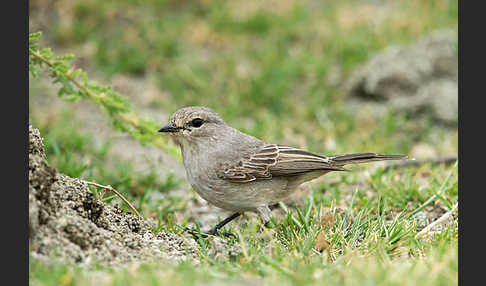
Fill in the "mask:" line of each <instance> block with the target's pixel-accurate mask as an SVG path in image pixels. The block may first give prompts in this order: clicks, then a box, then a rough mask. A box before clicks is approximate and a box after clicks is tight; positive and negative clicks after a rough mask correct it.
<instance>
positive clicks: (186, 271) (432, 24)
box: [29, 0, 458, 285]
mask: <svg viewBox="0 0 486 286" xmlns="http://www.w3.org/2000/svg"><path fill="white" fill-rule="evenodd" d="M271 2H272V1H220V0H218V1H204V0H201V1H171V0H162V1H160V0H148V1H143V5H142V4H141V2H140V1H136V0H123V1H94V0H84V1H61V2H60V3H58V2H56V3H55V4H53V6H52V9H51V10H50V12H49V14H43V13H42V10H41V9H40V8H39V7H42V5H41V4H42V3H41V1H31V2H30V5H31V15H32V16H31V18H32V19H37V20H38V21H35V20H32V22H31V31H32V32H34V31H37V30H39V29H40V30H42V32H43V35H44V36H43V38H41V40H42V41H47V43H48V44H47V45H46V46H51V47H52V48H53V50H56V49H60V50H67V51H68V52H71V53H74V54H75V55H76V57H77V58H80V63H79V64H80V65H83V68H84V66H86V67H87V70H88V74H89V75H91V73H90V72H89V71H90V70H95V71H96V74H97V75H98V76H99V80H100V81H103V82H107V83H109V82H110V81H111V80H112V79H113V78H114V76H117V75H119V74H124V75H129V76H131V77H143V78H146V79H149V80H150V81H153V82H155V83H156V85H157V88H158V89H157V92H156V93H154V95H153V96H150V97H148V98H144V99H143V104H140V105H144V106H146V107H147V106H148V107H149V108H151V109H157V110H161V111H163V112H165V113H167V114H170V113H172V112H173V111H175V110H176V109H177V108H179V107H181V106H184V105H206V106H209V107H211V108H213V109H215V110H216V111H217V112H219V113H220V114H221V115H222V116H223V118H224V119H225V120H226V121H227V122H228V123H229V124H230V125H232V126H234V127H236V128H238V129H240V130H242V131H244V132H247V133H250V134H252V135H254V136H257V137H260V138H262V139H264V140H267V141H270V142H279V143H282V144H288V145H291V146H295V147H300V148H305V149H308V150H310V151H312V152H315V153H321V154H328V155H331V154H339V153H354V152H369V151H371V152H380V153H400V154H409V155H410V154H411V153H413V152H414V150H415V148H416V146H417V145H418V144H422V145H423V144H425V145H426V146H429V147H430V148H432V149H433V152H434V153H435V154H436V155H438V156H441V155H449V154H457V137H458V134H457V128H456V127H457V126H453V128H443V127H442V126H440V125H438V124H437V123H436V122H435V121H434V120H432V119H431V118H430V117H429V116H428V115H427V114H424V115H422V116H414V117H412V116H410V115H406V114H396V113H385V114H383V115H377V114H374V113H373V112H370V110H365V109H362V110H358V111H352V110H350V109H349V108H348V107H347V104H346V100H345V98H344V96H343V94H342V87H343V85H344V84H345V83H346V79H347V77H348V76H349V75H350V74H351V73H352V72H353V71H354V70H355V69H356V68H357V67H358V66H359V65H361V64H362V63H364V62H366V61H367V60H368V59H369V58H370V57H371V56H372V55H374V54H375V53H378V52H380V51H381V50H383V49H385V48H386V47H388V46H390V45H395V44H407V43H412V42H414V41H416V40H418V39H419V38H421V37H423V36H425V35H427V34H429V33H431V32H434V31H436V30H440V29H452V30H453V31H457V1H445V0H434V1H418V0H413V1H392V2H383V3H382V4H373V3H372V2H368V1H352V0H345V1H327V2H315V1H292V0H284V1H279V4H278V5H275V4H271ZM39 19H40V20H39ZM36 23H41V24H36ZM42 23H44V24H42ZM92 79H93V78H92ZM42 92H43V90H42V89H41V88H38V87H36V85H35V83H34V84H31V93H30V99H31V104H30V122H31V123H32V124H33V125H34V126H35V127H37V128H39V129H40V132H41V135H42V137H44V138H45V139H44V143H45V145H46V153H47V158H48V160H49V163H50V164H51V165H52V166H54V167H56V168H57V169H58V170H59V171H60V172H62V173H65V174H67V175H69V176H72V177H80V178H84V179H86V180H90V181H94V182H97V183H100V184H103V185H111V186H113V187H114V188H115V189H117V190H118V191H120V192H121V193H122V194H123V195H124V196H126V197H127V198H128V199H129V200H130V201H131V202H132V203H133V204H134V205H135V206H136V207H137V209H138V210H139V211H140V213H141V214H142V215H143V216H145V217H151V218H153V219H155V220H156V221H157V223H158V224H157V226H156V227H154V231H168V232H176V233H177V232H178V231H180V229H181V227H184V226H185V225H186V224H187V215H186V213H187V211H188V210H187V208H188V204H187V200H188V197H187V193H190V194H191V196H196V195H195V194H194V193H191V192H192V191H189V190H183V191H186V195H181V192H176V190H180V189H181V188H183V187H182V186H183V183H184V182H183V181H181V180H180V179H178V178H180V177H183V175H180V176H175V175H167V176H165V177H163V178H160V177H159V176H157V175H156V174H157V173H156V172H155V171H156V170H154V169H153V168H152V169H151V170H149V171H148V172H143V173H142V172H137V171H135V169H134V166H133V162H130V161H122V160H117V159H116V158H115V159H114V158H112V157H110V156H109V152H110V150H111V148H112V140H116V139H111V138H106V137H102V139H103V140H101V143H100V142H99V140H94V136H98V135H97V134H94V133H89V132H87V131H81V128H80V125H81V122H76V121H75V120H74V118H75V117H74V115H73V114H74V113H75V112H76V110H73V109H65V110H49V109H45V110H42V111H39V110H37V106H36V105H34V103H33V102H35V101H36V100H37V99H39V97H43V96H47V95H43V94H42ZM130 100H133V101H137V100H140V99H139V98H138V97H135V98H131V99H130ZM52 114H55V116H52V117H50V116H51V115H52ZM374 167H376V166H375V165H374V164H367V165H365V166H356V167H353V168H352V169H353V172H349V173H339V174H337V173H334V174H329V175H326V176H324V177H323V178H321V179H318V180H316V181H314V182H312V183H310V184H309V185H308V190H307V191H305V192H302V194H301V195H300V199H299V200H298V201H297V207H295V206H286V205H285V204H281V206H280V208H279V209H278V210H275V211H274V212H275V213H277V214H279V215H278V219H276V220H275V221H274V226H273V227H272V228H271V229H267V230H266V231H265V232H264V233H263V234H257V233H256V229H257V228H258V224H259V222H258V220H256V219H253V218H252V217H251V216H247V215H246V216H244V218H242V219H238V220H236V221H235V222H233V223H231V224H229V225H228V226H227V227H226V228H225V230H226V231H230V232H233V233H236V234H238V236H239V240H238V242H239V243H240V245H241V248H242V252H241V253H240V254H239V255H237V256H236V257H232V258H230V259H222V260H221V259H215V258H211V257H210V256H209V255H208V254H207V253H206V252H205V251H206V250H207V249H206V246H207V245H208V243H210V239H209V241H208V239H203V238H201V239H200V240H199V244H200V246H201V249H202V252H203V254H206V257H207V258H206V259H204V258H202V259H201V261H200V265H193V264H191V263H188V262H181V263H175V264H172V263H167V262H161V261H159V262H145V263H141V264H133V265H125V266H121V267H108V266H102V265H95V266H93V267H92V269H86V268H82V267H80V266H77V265H69V264H66V263H65V262H60V261H56V260H54V259H53V260H49V261H43V260H37V259H31V260H30V262H29V270H30V271H29V272H30V284H31V285H93V284H97V285H160V284H171V285H193V284H196V283H197V284H209V285H212V284H215V283H220V284H227V283H228V281H234V282H238V281H246V282H247V283H248V284H250V285H253V284H259V283H261V284H264V285H307V284H324V283H326V284H331V285H332V284H338V285H424V284H426V285H455V284H457V274H458V254H457V244H458V229H457V219H456V220H455V221H454V222H453V223H447V224H446V225H445V226H444V228H443V229H442V231H441V232H440V233H435V234H434V235H433V236H432V237H430V238H427V239H426V238H419V239H416V238H415V235H416V233H417V232H418V231H420V229H421V228H423V224H424V223H430V222H431V221H425V222H424V221H420V219H419V217H420V216H419V214H426V215H429V216H430V215H431V214H432V213H434V212H439V213H443V212H445V211H447V210H450V209H451V208H452V206H453V205H454V204H455V203H456V202H457V200H458V185H457V181H458V172H457V167H453V166H444V165H430V164H424V165H421V166H418V167H410V168H404V169H391V170H388V171H385V170H384V169H383V168H381V167H377V168H374ZM105 197H108V199H107V200H106V202H107V203H111V204H115V203H116V204H121V203H122V202H121V201H120V200H119V199H118V198H115V197H111V198H110V197H109V195H106V196H105ZM123 207H124V209H125V210H128V208H127V207H126V206H123Z"/></svg>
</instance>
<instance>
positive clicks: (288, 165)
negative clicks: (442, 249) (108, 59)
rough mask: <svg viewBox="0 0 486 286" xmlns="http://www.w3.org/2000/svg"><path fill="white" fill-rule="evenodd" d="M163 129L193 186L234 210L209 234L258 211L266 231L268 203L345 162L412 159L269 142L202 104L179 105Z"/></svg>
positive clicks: (277, 200) (206, 196) (212, 202)
mask: <svg viewBox="0 0 486 286" xmlns="http://www.w3.org/2000/svg"><path fill="white" fill-rule="evenodd" d="M158 131H159V132H166V133H169V134H170V135H171V137H172V138H173V140H174V141H175V143H176V144H177V145H179V146H180V148H181V151H182V159H183V164H184V167H185V169H186V173H187V178H188V180H189V182H190V184H191V186H192V188H193V189H194V190H195V191H196V192H197V193H198V194H199V195H200V196H201V197H202V198H203V199H205V200H206V201H208V202H209V203H211V204H213V205H215V206H217V207H219V208H222V209H224V210H227V211H231V212H234V214H233V215H231V216H230V217H228V218H226V219H225V220H223V221H221V222H220V223H218V224H217V225H216V226H215V227H213V228H211V230H209V231H208V232H206V233H207V234H210V235H214V234H217V232H218V229H220V228H221V227H223V226H224V225H226V224H227V223H228V222H230V221H231V220H233V219H235V218H236V217H238V216H240V215H241V214H242V213H243V212H256V213H257V214H258V215H259V217H260V219H261V221H262V224H261V225H260V229H259V230H261V229H262V227H263V226H265V225H266V224H267V223H268V222H269V221H270V219H271V218H272V212H271V211H270V208H269V206H271V205H274V204H276V203H278V202H279V201H282V200H284V199H285V198H286V197H288V196H289V195H290V194H291V193H292V192H294V191H295V190H296V189H297V188H298V187H299V185H301V184H302V183H304V182H307V181H310V180H312V179H315V178H317V177H320V176H322V175H324V174H326V173H329V172H331V171H347V170H346V169H344V168H343V166H344V165H347V164H357V163H366V162H371V161H383V160H402V159H407V157H406V156H402V155H381V154H375V153H358V154H346V155H337V156H322V155H316V154H313V153H310V152H308V151H304V150H301V149H297V148H293V147H289V146H283V145H278V144H271V143H266V142H264V141H262V140H260V139H258V138H255V137H253V136H251V135H248V134H245V133H242V132H240V131H238V130H237V129H235V128H233V127H231V126H229V125H227V124H226V123H225V122H224V121H223V119H221V117H220V116H219V115H218V114H217V113H216V112H214V111H213V110H211V109H209V108H207V107H199V106H190V107H184V108H181V109H179V110H178V111H176V112H175V113H174V114H173V115H172V116H171V117H170V119H169V123H168V124H167V125H166V126H164V127H162V128H161V129H159V130H158Z"/></svg>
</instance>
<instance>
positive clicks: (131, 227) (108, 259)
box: [29, 126, 238, 264]
mask: <svg viewBox="0 0 486 286" xmlns="http://www.w3.org/2000/svg"><path fill="white" fill-rule="evenodd" d="M29 242H30V253H31V256H32V257H48V256H49V255H51V254H55V255H57V256H59V257H61V258H63V259H66V260H69V261H71V262H75V263H81V264H85V263H89V262H91V261H97V262H101V263H108V264H119V263H126V262H130V261H134V260H148V259H152V258H158V259H160V258H162V259H169V260H180V259H189V260H193V261H194V262H198V261H199V256H198V249H197V248H198V247H199V246H198V244H197V243H196V242H195V241H194V240H193V239H192V238H191V237H190V236H178V235H175V234H171V233H153V232H152V231H151V229H150V224H149V222H148V221H146V220H144V219H143V218H139V217H137V216H136V215H134V214H130V213H124V212H123V211H122V210H121V209H119V208H117V207H114V206H110V205H107V204H105V203H103V202H101V201H99V200H96V199H95V197H94V196H93V194H92V193H91V191H90V190H89V189H88V186H87V184H86V183H85V182H83V181H82V180H79V179H73V178H70V177H68V176H66V175H63V174H60V173H57V172H56V170H55V169H54V168H52V167H50V166H49V165H48V164H47V161H46V158H45V153H44V146H43V144H42V139H41V137H40V133H39V131H38V130H37V129H35V128H32V126H29ZM211 242H212V245H211V248H210V249H209V255H210V256H214V257H216V258H218V257H220V258H221V257H227V256H233V255H236V254H237V252H238V250H237V247H235V246H233V247H229V246H228V244H227V243H226V241H225V240H223V239H221V238H218V237H215V238H214V239H213V240H212V241H211Z"/></svg>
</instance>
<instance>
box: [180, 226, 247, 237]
mask: <svg viewBox="0 0 486 286" xmlns="http://www.w3.org/2000/svg"><path fill="white" fill-rule="evenodd" d="M184 231H186V232H187V233H189V234H191V235H192V236H193V237H195V238H207V237H208V236H209V235H212V236H218V235H219V234H220V233H219V232H218V230H216V229H210V230H209V231H207V232H200V231H198V230H196V229H193V228H188V227H186V228H185V229H184ZM221 235H223V236H224V237H233V238H237V236H236V235H235V234H233V233H231V232H222V233H221Z"/></svg>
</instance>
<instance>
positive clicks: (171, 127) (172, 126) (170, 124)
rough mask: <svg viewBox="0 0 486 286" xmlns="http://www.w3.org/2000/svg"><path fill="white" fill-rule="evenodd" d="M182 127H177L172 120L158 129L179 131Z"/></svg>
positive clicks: (160, 130) (161, 130)
mask: <svg viewBox="0 0 486 286" xmlns="http://www.w3.org/2000/svg"><path fill="white" fill-rule="evenodd" d="M181 129H182V127H177V126H176V125H175V124H174V123H172V122H170V123H169V124H167V125H165V126H164V127H162V128H160V129H159V130H158V131H159V132H178V131H179V130H181Z"/></svg>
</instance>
